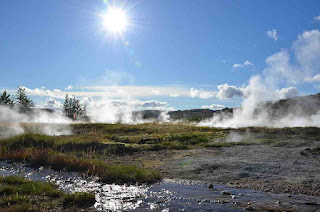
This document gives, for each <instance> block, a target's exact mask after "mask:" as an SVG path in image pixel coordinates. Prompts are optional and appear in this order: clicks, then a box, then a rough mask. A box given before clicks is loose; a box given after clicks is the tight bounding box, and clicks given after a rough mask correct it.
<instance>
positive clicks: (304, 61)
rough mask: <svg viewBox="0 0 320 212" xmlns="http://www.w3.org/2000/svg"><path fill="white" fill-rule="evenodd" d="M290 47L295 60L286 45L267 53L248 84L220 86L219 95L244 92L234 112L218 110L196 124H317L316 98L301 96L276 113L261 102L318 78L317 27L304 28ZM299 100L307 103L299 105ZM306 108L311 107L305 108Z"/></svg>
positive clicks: (319, 120)
mask: <svg viewBox="0 0 320 212" xmlns="http://www.w3.org/2000/svg"><path fill="white" fill-rule="evenodd" d="M292 50H293V56H294V60H292V59H291V58H290V52H289V51H288V50H286V49H283V50H281V51H280V52H277V53H275V54H273V55H271V56H270V57H268V58H267V59H266V64H267V68H266V69H265V70H264V71H263V73H262V74H261V75H254V76H252V77H251V78H250V80H249V82H248V85H247V86H244V87H241V88H237V87H235V86H228V85H227V84H224V85H222V86H219V89H220V91H219V94H218V96H217V97H218V98H224V97H226V98H227V97H229V98H230V97H233V96H243V98H244V100H243V102H242V104H241V107H240V108H236V109H234V111H233V115H230V114H226V113H218V114H217V115H214V117H212V118H211V119H209V120H205V121H202V122H201V123H200V124H199V125H200V126H213V127H223V128H229V127H231V128H238V127H248V126H267V127H305V126H316V127H320V112H319V107H318V106H319V105H317V103H319V101H311V100H309V99H308V98H304V101H305V102H299V101H291V102H292V104H294V105H292V104H291V105H290V106H288V105H282V107H283V109H282V111H283V113H275V111H276V109H275V108H272V107H270V104H268V103H265V104H262V103H261V102H264V101H270V100H271V101H276V100H278V99H281V98H287V97H293V96H296V95H298V94H299V92H298V90H297V89H296V87H295V86H298V85H301V84H305V83H311V82H312V83H316V82H319V81H317V79H318V78H317V76H318V75H317V72H318V73H319V70H320V31H319V30H312V31H305V32H304V33H302V34H301V35H299V36H298V39H297V40H296V41H295V42H294V43H293V46H292ZM292 61H294V62H292ZM282 86H290V87H282ZM315 86H316V85H315ZM281 87H282V88H281ZM280 88H281V89H280ZM308 101H309V102H308ZM301 104H304V105H305V106H306V107H305V108H301ZM279 106H281V105H279ZM306 108H312V109H313V110H312V112H310V111H308V110H309V109H307V111H305V110H306ZM314 108H316V110H314Z"/></svg>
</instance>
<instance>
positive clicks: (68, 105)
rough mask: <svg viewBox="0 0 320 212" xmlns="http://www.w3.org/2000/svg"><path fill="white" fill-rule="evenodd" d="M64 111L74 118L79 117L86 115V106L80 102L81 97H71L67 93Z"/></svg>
mask: <svg viewBox="0 0 320 212" xmlns="http://www.w3.org/2000/svg"><path fill="white" fill-rule="evenodd" d="M63 112H64V114H65V115H66V116H68V117H70V118H72V119H78V118H79V117H81V116H83V115H84V108H83V106H82V105H81V104H80V100H79V99H76V97H75V96H73V97H72V98H69V95H68V94H67V95H66V97H65V100H64V103H63Z"/></svg>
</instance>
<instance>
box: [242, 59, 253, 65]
mask: <svg viewBox="0 0 320 212" xmlns="http://www.w3.org/2000/svg"><path fill="white" fill-rule="evenodd" d="M243 65H245V66H253V63H251V62H250V61H249V60H247V61H245V62H244V63H243Z"/></svg>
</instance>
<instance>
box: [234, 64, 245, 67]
mask: <svg viewBox="0 0 320 212" xmlns="http://www.w3.org/2000/svg"><path fill="white" fill-rule="evenodd" d="M232 68H243V65H242V64H234V65H233V67H232Z"/></svg>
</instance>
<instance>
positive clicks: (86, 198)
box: [62, 192, 96, 208]
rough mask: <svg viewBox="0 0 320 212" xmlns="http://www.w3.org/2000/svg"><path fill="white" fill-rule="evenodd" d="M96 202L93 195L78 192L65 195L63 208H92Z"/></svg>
mask: <svg viewBox="0 0 320 212" xmlns="http://www.w3.org/2000/svg"><path fill="white" fill-rule="evenodd" d="M95 202H96V200H95V195H94V194H92V193H84V192H76V193H72V194H65V195H64V197H63V203H62V204H63V207H65V208H68V207H72V206H77V207H78V208H86V207H90V206H92V205H93V204H94V203H95Z"/></svg>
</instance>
